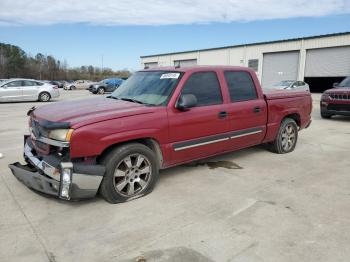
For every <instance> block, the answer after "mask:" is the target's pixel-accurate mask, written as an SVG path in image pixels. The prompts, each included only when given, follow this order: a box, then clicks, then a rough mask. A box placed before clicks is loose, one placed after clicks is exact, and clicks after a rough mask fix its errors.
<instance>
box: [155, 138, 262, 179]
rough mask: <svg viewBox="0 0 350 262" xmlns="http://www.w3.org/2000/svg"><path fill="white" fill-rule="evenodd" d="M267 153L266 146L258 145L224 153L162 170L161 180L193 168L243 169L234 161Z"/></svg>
mask: <svg viewBox="0 0 350 262" xmlns="http://www.w3.org/2000/svg"><path fill="white" fill-rule="evenodd" d="M262 151H264V152H265V151H267V148H266V146H265V145H257V146H254V147H250V148H245V149H241V150H238V151H234V152H229V153H224V154H221V155H218V156H213V157H209V158H205V159H201V160H197V161H193V162H190V163H186V164H183V165H180V166H176V167H171V168H168V169H164V170H161V171H160V172H161V173H160V174H161V176H160V180H162V179H168V178H169V177H170V176H172V175H176V174H180V173H182V172H184V171H185V170H188V169H190V168H191V169H192V168H200V167H202V166H207V167H208V168H209V169H216V168H225V169H243V168H244V167H243V166H241V165H240V164H239V163H237V162H236V161H234V159H239V158H244V157H246V156H248V155H250V154H252V153H254V152H262Z"/></svg>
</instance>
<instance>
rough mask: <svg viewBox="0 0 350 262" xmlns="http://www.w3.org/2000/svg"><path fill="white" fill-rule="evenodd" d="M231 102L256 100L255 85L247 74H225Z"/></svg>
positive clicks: (227, 72)
mask: <svg viewBox="0 0 350 262" xmlns="http://www.w3.org/2000/svg"><path fill="white" fill-rule="evenodd" d="M225 79H226V82H227V86H228V89H229V92H230V97H231V101H232V102H238V101H246V100H253V99H257V97H258V96H257V94H256V89H255V85H254V83H253V80H252V78H251V76H250V74H248V73H247V72H229V71H226V72H225Z"/></svg>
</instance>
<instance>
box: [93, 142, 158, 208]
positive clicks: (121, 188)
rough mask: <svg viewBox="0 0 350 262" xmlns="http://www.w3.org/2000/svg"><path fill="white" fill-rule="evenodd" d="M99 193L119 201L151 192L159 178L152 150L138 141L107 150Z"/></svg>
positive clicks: (108, 198)
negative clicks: (108, 151)
mask: <svg viewBox="0 0 350 262" xmlns="http://www.w3.org/2000/svg"><path fill="white" fill-rule="evenodd" d="M101 162H102V164H103V165H104V166H105V167H106V173H105V176H104V178H103V180H102V183H101V186H100V193H101V195H102V196H103V198H104V199H106V200H107V201H108V202H110V203H113V204H115V203H120V202H125V201H129V200H132V199H135V198H139V197H141V196H144V195H146V194H148V193H150V192H151V191H152V190H153V188H154V186H155V184H156V183H157V181H158V177H159V166H158V161H157V158H156V156H155V154H154V152H153V151H152V150H151V149H150V148H148V147H147V146H145V145H143V144H139V143H132V144H125V145H122V146H119V147H117V148H115V149H114V150H112V151H111V152H110V153H108V154H107V155H106V156H105V157H104V158H103V159H102V161H101Z"/></svg>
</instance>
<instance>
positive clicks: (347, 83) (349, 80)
mask: <svg viewBox="0 0 350 262" xmlns="http://www.w3.org/2000/svg"><path fill="white" fill-rule="evenodd" d="M338 86H339V87H347V88H350V77H347V78H345V79H344V80H343V81H341V82H340V84H339V85H338Z"/></svg>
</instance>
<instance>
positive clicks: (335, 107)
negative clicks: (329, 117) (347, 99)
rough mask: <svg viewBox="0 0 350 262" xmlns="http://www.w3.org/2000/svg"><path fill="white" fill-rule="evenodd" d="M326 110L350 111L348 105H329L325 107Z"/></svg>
mask: <svg viewBox="0 0 350 262" xmlns="http://www.w3.org/2000/svg"><path fill="white" fill-rule="evenodd" d="M327 110H335V111H350V104H348V105H340V104H329V105H328V107H327Z"/></svg>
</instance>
